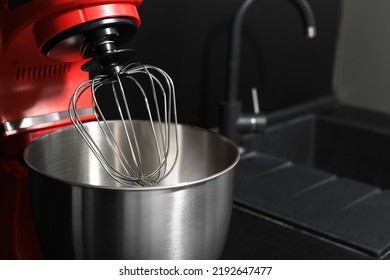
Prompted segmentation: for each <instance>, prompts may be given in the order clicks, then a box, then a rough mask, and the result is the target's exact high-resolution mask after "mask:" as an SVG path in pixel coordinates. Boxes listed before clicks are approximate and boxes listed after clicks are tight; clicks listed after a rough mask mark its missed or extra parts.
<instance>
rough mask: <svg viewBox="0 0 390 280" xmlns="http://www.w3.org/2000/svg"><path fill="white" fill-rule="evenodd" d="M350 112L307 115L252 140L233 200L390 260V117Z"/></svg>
mask: <svg viewBox="0 0 390 280" xmlns="http://www.w3.org/2000/svg"><path fill="white" fill-rule="evenodd" d="M346 111H348V110H346ZM346 111H342V112H344V113H345V112H346ZM338 112H339V111H338ZM351 112H354V110H353V109H351ZM344 113H342V114H339V113H335V111H333V112H332V113H329V112H328V113H327V112H325V113H321V114H320V113H313V114H305V115H302V116H298V117H295V118H291V119H288V120H286V121H283V122H278V123H276V124H273V125H271V126H269V127H268V128H267V130H266V131H265V132H264V133H263V134H261V135H249V136H246V138H245V139H244V144H245V148H246V149H247V150H250V151H251V152H248V153H247V154H245V155H243V157H242V160H241V161H240V163H239V166H238V168H237V176H236V186H235V192H234V201H235V203H236V205H238V206H240V207H245V208H247V209H249V210H250V211H256V212H258V213H260V214H261V215H266V216H268V217H270V218H271V219H276V220H278V221H280V222H282V223H286V224H288V225H291V226H293V227H296V228H297V229H299V230H304V231H305V232H310V234H315V235H316V236H318V238H320V239H326V240H328V241H329V242H336V243H337V244H340V246H341V247H344V248H350V250H355V251H359V252H362V253H363V254H366V256H367V258H377V259H378V258H379V259H382V258H388V257H389V255H390V172H389V171H388V168H390V127H389V125H390V117H389V116H385V117H383V116H382V117H380V118H379V119H378V118H371V120H373V121H372V122H370V121H368V120H370V117H365V116H364V113H363V114H361V113H359V114H358V116H360V117H353V114H346V115H348V117H346V115H343V114H344ZM335 116H336V117H335ZM362 116H363V117H362ZM370 116H372V115H370ZM360 118H361V119H360ZM378 120H379V121H378Z"/></svg>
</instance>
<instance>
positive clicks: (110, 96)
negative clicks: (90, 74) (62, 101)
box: [68, 63, 179, 186]
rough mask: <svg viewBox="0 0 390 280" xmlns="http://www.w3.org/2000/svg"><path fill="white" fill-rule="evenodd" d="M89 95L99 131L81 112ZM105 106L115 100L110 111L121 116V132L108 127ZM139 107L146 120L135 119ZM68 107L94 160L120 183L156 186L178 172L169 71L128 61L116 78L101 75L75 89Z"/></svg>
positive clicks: (174, 116) (175, 123) (175, 121)
mask: <svg viewBox="0 0 390 280" xmlns="http://www.w3.org/2000/svg"><path fill="white" fill-rule="evenodd" d="M88 95H89V97H90V98H91V100H92V110H93V115H94V116H95V119H96V121H97V123H98V124H99V126H97V127H98V128H100V129H95V130H93V131H91V130H90V129H88V128H87V127H86V125H85V123H84V121H83V120H82V117H81V116H80V115H79V114H78V102H79V100H80V99H81V98H85V97H86V96H88ZM89 97H88V98H89ZM102 102H104V105H107V104H106V103H110V102H111V104H112V106H110V107H109V108H110V111H114V112H116V114H117V115H118V120H117V121H119V122H120V123H121V126H119V127H120V128H119V129H120V130H121V131H118V126H113V125H110V120H108V119H107V118H106V113H105V112H104V111H105V110H104V109H103V107H104V106H102V105H103V103H102ZM107 106H108V105H107ZM140 108H142V110H141V111H143V113H144V115H145V117H144V118H146V120H147V121H142V122H137V120H135V119H134V118H133V113H135V111H140ZM68 109H69V117H70V119H71V120H72V122H73V124H74V126H75V127H76V129H77V130H78V132H79V133H80V135H81V136H82V138H83V139H84V141H85V143H86V144H87V145H88V147H89V148H90V150H91V151H92V153H93V154H94V156H95V158H96V159H97V160H98V161H99V162H100V163H101V165H102V166H103V167H104V169H105V170H106V171H107V173H108V174H109V175H110V176H111V177H112V178H113V179H115V180H116V181H118V182H119V183H120V184H122V185H124V186H153V185H156V184H158V183H159V182H161V181H162V180H163V179H164V178H166V177H167V176H168V175H169V174H170V173H171V171H172V169H173V168H174V166H175V164H176V162H177V159H178V153H179V147H178V145H179V140H178V133H177V112H176V100H175V88H174V84H173V81H172V79H171V78H170V77H169V75H168V74H167V73H166V72H165V71H163V70H161V69H159V68H157V67H155V66H151V65H142V64H139V63H130V64H128V65H127V66H125V67H123V68H121V69H120V70H119V71H117V72H116V74H114V75H105V74H100V75H97V76H95V77H94V78H93V79H90V80H87V81H84V82H82V83H81V84H80V85H79V86H78V87H77V88H76V90H75V92H74V93H73V95H72V97H71V99H70V102H69V108H68ZM106 111H107V110H106ZM150 135H152V136H150Z"/></svg>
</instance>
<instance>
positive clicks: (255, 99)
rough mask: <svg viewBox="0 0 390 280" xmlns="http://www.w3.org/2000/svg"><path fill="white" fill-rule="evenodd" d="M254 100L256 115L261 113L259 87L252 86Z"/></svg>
mask: <svg viewBox="0 0 390 280" xmlns="http://www.w3.org/2000/svg"><path fill="white" fill-rule="evenodd" d="M252 102H253V111H254V113H255V114H256V115H258V114H260V104H259V95H258V93H257V88H255V87H253V88H252Z"/></svg>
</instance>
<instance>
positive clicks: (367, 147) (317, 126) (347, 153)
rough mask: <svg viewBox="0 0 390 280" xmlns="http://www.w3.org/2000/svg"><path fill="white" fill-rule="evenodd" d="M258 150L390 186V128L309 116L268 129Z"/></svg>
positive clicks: (258, 142)
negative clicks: (389, 129) (388, 129)
mask: <svg viewBox="0 0 390 280" xmlns="http://www.w3.org/2000/svg"><path fill="white" fill-rule="evenodd" d="M256 150H257V151H261V152H262V153H265V154H269V155H274V156H277V157H280V158H284V159H287V160H290V161H292V162H294V163H297V164H301V165H305V166H310V167H314V168H317V169H321V170H324V171H328V172H331V173H334V174H337V175H338V176H342V177H348V178H351V179H355V180H358V181H360V182H365V183H368V184H373V185H376V186H379V187H381V188H383V189H390V131H385V130H383V129H378V128H375V127H369V126H363V125H361V124H359V123H352V122H347V121H344V120H338V119H332V118H327V117H324V116H321V115H305V116H302V117H299V118H296V119H293V120H290V121H287V122H284V123H282V124H278V125H275V126H272V127H270V128H268V130H267V131H266V132H265V133H264V134H263V135H262V136H261V137H259V138H258V139H257V143H256Z"/></svg>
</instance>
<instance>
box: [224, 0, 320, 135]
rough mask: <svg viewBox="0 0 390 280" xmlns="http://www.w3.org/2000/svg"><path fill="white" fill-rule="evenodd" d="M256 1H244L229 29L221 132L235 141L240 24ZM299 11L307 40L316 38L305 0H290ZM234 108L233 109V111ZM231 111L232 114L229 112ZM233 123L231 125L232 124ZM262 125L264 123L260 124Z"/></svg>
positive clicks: (312, 17) (310, 13)
mask: <svg viewBox="0 0 390 280" xmlns="http://www.w3.org/2000/svg"><path fill="white" fill-rule="evenodd" d="M256 1H257V0H244V2H243V3H242V4H241V6H240V7H239V9H238V11H237V13H236V14H235V16H234V18H233V22H232V26H231V29H230V44H229V50H228V51H229V54H228V55H229V58H228V59H229V61H228V73H227V87H226V90H227V91H226V101H225V102H224V104H222V106H223V108H222V123H221V132H222V133H223V134H224V135H226V136H227V137H230V138H231V139H233V140H235V141H237V138H238V131H240V128H238V127H237V124H238V123H240V121H239V119H237V118H239V117H240V115H241V112H240V111H241V103H240V102H239V101H238V84H239V83H238V82H239V70H240V53H241V31H242V24H243V21H244V18H245V15H246V13H247V11H248V10H249V7H250V6H251V5H252V4H253V3H254V2H256ZM290 1H291V2H292V3H293V4H294V5H295V6H296V7H297V8H298V10H299V12H300V14H301V15H302V18H303V20H304V23H305V25H306V35H307V37H308V38H314V37H315V36H316V24H315V18H314V14H313V11H312V9H311V6H310V5H309V3H308V2H307V1H306V0H290ZM233 108H234V109H233ZM231 111H233V112H231ZM232 122H233V123H232ZM262 123H263V124H264V123H265V122H262Z"/></svg>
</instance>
